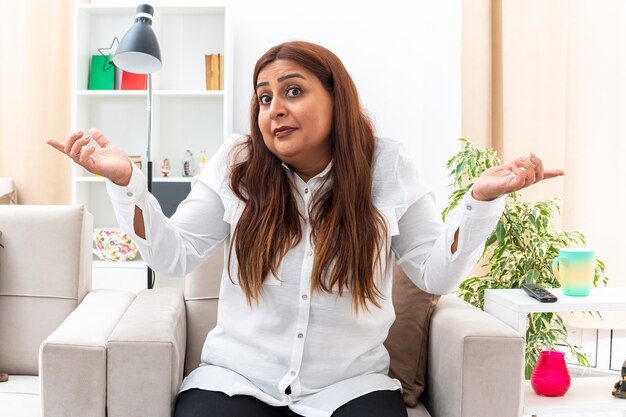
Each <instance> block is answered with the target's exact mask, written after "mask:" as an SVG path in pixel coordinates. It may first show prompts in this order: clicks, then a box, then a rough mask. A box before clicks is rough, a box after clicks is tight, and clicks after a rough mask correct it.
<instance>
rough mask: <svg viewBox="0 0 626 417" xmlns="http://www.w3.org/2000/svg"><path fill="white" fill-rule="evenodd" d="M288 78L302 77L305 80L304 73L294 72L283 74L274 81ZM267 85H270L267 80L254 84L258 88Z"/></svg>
mask: <svg viewBox="0 0 626 417" xmlns="http://www.w3.org/2000/svg"><path fill="white" fill-rule="evenodd" d="M289 78H302V79H303V80H306V78H304V75H302V74H299V73H297V72H295V73H293V74H287V75H283V76H282V77H279V78H278V80H276V81H278V82H279V83H282V82H283V81H285V80H288V79H289ZM267 85H270V83H269V82H267V81H261V82H260V83H258V84H257V85H256V88H257V90H258V89H259V87H265V86H267Z"/></svg>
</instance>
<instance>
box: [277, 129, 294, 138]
mask: <svg viewBox="0 0 626 417" xmlns="http://www.w3.org/2000/svg"><path fill="white" fill-rule="evenodd" d="M294 130H297V129H296V128H295V127H289V128H285V129H281V130H276V131H275V132H274V135H275V136H276V137H277V138H282V137H284V136H287V135H289V134H290V133H291V132H293V131H294Z"/></svg>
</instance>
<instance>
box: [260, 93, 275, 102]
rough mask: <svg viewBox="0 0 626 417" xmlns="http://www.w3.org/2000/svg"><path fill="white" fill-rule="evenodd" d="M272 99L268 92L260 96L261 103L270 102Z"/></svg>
mask: <svg viewBox="0 0 626 417" xmlns="http://www.w3.org/2000/svg"><path fill="white" fill-rule="evenodd" d="M270 101H272V98H271V97H270V96H268V95H267V94H263V95H262V96H261V97H259V103H261V104H269V103H270Z"/></svg>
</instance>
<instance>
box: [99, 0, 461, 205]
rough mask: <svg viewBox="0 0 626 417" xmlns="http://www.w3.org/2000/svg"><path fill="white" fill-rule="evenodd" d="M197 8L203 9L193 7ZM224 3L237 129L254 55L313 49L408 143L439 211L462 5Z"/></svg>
mask: <svg viewBox="0 0 626 417" xmlns="http://www.w3.org/2000/svg"><path fill="white" fill-rule="evenodd" d="M99 2H106V3H109V2H110V1H108V0H100V1H99ZM199 3H200V4H207V3H206V2H202V1H198V0H196V1H193V2H191V4H199ZM151 4H152V5H154V6H155V7H158V5H159V4H171V2H162V1H158V0H152V2H151ZM186 4H187V3H186ZM209 4H215V3H213V2H211V3H209ZM224 4H226V6H227V7H229V10H230V13H231V19H232V24H233V29H234V50H235V56H234V58H233V59H234V65H235V68H234V103H233V107H234V108H233V112H234V114H233V124H234V130H235V131H236V132H240V133H247V132H249V120H248V106H249V103H250V98H251V94H252V91H253V90H252V80H251V78H252V71H253V69H254V64H255V63H256V61H257V59H258V58H259V57H260V56H261V55H262V54H263V53H264V52H265V51H266V50H267V49H269V48H270V47H272V46H274V45H275V44H278V43H281V42H284V41H287V40H296V39H297V40H305V41H309V42H314V43H318V44H320V45H323V46H325V47H326V48H328V49H330V50H331V51H333V52H334V53H335V54H337V56H339V58H340V59H341V60H342V61H343V63H344V64H345V66H346V68H347V69H348V72H349V73H350V74H351V75H352V77H353V79H354V81H355V83H356V85H357V88H358V89H359V91H360V94H361V100H362V103H363V105H364V107H365V108H366V109H367V110H368V112H369V113H370V114H371V115H372V116H373V119H374V120H375V122H376V128H377V132H378V134H379V135H380V136H387V137H394V138H397V139H400V140H402V141H403V142H404V143H406V146H407V148H408V151H409V152H410V153H411V155H412V156H413V157H414V159H415V161H416V163H417V164H418V165H419V167H420V169H421V172H422V174H423V175H424V177H425V178H426V181H427V182H428V183H429V184H430V185H431V186H432V187H433V188H434V189H435V191H436V193H437V204H438V206H439V207H440V208H443V207H444V206H445V202H446V199H447V195H448V190H447V184H448V183H449V179H448V178H447V172H446V168H445V161H446V160H447V159H448V158H449V157H450V156H451V155H452V154H453V153H454V152H455V151H456V150H457V149H458V145H457V141H456V138H458V137H459V136H460V132H461V85H460V83H461V22H462V9H461V7H462V5H461V0H443V1H432V0H417V1H415V0H414V1H411V2H408V1H406V0H387V1H382V2H373V1H363V2H349V1H344V2H342V1H337V0H335V1H331V0H318V1H316V2H296V1H286V0H266V1H258V0H225V2H224ZM164 65H167V62H165V63H164Z"/></svg>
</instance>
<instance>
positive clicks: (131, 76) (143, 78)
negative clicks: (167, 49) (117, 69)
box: [121, 71, 148, 90]
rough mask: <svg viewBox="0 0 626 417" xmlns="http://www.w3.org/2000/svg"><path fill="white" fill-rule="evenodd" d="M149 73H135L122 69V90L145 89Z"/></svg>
mask: <svg viewBox="0 0 626 417" xmlns="http://www.w3.org/2000/svg"><path fill="white" fill-rule="evenodd" d="M147 80H148V75H147V74H135V73H133V72H128V71H122V86H121V89H122V90H145V89H146V85H147Z"/></svg>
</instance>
